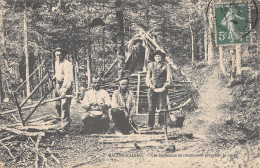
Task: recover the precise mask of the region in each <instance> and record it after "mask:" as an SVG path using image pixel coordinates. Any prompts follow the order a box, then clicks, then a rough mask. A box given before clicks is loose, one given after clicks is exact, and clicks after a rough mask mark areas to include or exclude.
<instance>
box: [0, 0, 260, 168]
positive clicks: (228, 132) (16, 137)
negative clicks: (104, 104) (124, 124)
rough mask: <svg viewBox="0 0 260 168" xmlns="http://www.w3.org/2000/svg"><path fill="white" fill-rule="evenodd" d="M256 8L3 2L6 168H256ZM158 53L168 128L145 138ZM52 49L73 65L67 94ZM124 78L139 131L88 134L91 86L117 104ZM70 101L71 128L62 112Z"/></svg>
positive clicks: (133, 0)
mask: <svg viewBox="0 0 260 168" xmlns="http://www.w3.org/2000/svg"><path fill="white" fill-rule="evenodd" d="M222 4H224V6H221V5H222ZM241 4H242V5H241ZM225 5H226V6H225ZM239 5H240V6H239ZM222 7H223V8H222ZM259 8H260V1H259V0H240V1H238V0H235V1H233V0H219V1H217V0H204V1H199V0H1V1H0V9H1V10H0V57H1V59H0V60H1V62H0V66H1V67H0V104H1V106H0V149H1V150H0V156H1V157H0V168H2V167H126V168H128V167H149V168H150V167H154V168H155V167H156V168H157V167H174V168H175V167H176V168H179V167H183V168H188V167H209V168H215V167H216V168H217V167H230V168H231V167H232V168H233V167H237V168H242V167H243V168H247V167H248V168H251V167H252V168H255V167H260V162H259V159H260V157H259V156H260V155H259V154H260V153H259V152H260V144H259V137H260V135H259V133H260V117H259V109H260V104H259V101H260V96H259V93H260V87H259V84H260V74H259V72H260V57H259V54H260V45H259V44H260V33H259V32H260V23H259V16H260V15H259ZM234 11H235V13H234ZM232 12H233V13H232ZM228 21H230V22H228ZM242 22H243V24H242V26H240V27H239V24H240V23H242ZM232 24H233V25H234V26H233V27H232ZM240 28H241V30H240ZM242 29H243V30H242ZM239 31H240V32H239ZM241 32H242V33H241ZM225 33H226V34H225ZM224 39H225V40H224ZM138 40H139V43H138ZM224 42H226V44H225V43H224ZM138 45H140V46H142V47H143V49H142V53H143V57H142V58H141V59H136V60H135V55H138V52H139V51H138V49H137V48H138V47H139V46H138ZM158 50H160V51H161V52H162V53H161V55H162V58H163V59H165V62H166V64H167V66H168V67H169V71H170V72H171V73H170V77H169V78H170V79H171V82H170V84H169V85H167V87H166V90H167V110H166V111H164V112H165V113H164V117H165V118H164V126H163V127H160V128H156V129H155V128H154V129H153V130H148V129H147V128H148V126H149V121H148V116H149V115H150V101H149V100H150V99H149V91H150V90H149V89H150V88H151V86H149V85H147V75H148V73H147V72H150V71H148V69H149V65H150V64H151V63H152V62H155V57H156V54H155V53H156V52H157V51H158ZM57 51H60V52H61V54H62V55H64V60H66V61H67V63H68V65H70V64H71V73H72V74H71V80H72V84H71V86H70V88H69V89H68V88H67V90H66V91H65V92H66V93H65V92H64V94H65V95H62V94H60V95H57V93H56V91H57V88H56V87H57V85H58V84H59V82H58V77H57V75H56V74H57V73H58V70H59V69H58V68H57V67H58V66H57V55H56V54H57ZM164 54H165V56H164ZM163 56H164V57H163ZM152 58H154V60H153V59H152ZM139 64H141V68H140V67H139V69H138V70H136V67H137V66H139ZM66 68H67V69H66ZM64 69H66V70H67V71H69V69H70V68H69V67H65V68H64ZM67 71H66V72H67ZM167 73H169V72H168V71H167ZM126 74H127V77H128V78H127V80H128V86H127V87H128V89H129V90H130V91H131V93H133V99H134V100H133V101H134V104H135V106H134V114H132V116H131V117H132V118H131V120H133V122H134V123H135V124H136V125H137V126H136V127H135V126H134V128H133V129H134V133H133V134H129V135H128V134H127V135H121V134H120V135H119V134H116V133H110V132H111V129H110V128H112V126H110V125H109V126H110V128H109V129H108V130H106V131H105V132H102V133H92V134H83V133H82V122H83V119H82V116H83V115H84V114H85V113H86V108H85V107H84V103H83V101H84V100H85V97H86V94H87V92H88V91H90V90H92V89H93V87H94V86H93V85H94V83H95V79H96V77H97V76H98V77H100V81H99V82H100V83H101V88H102V89H103V90H105V91H106V92H108V95H109V97H110V99H111V98H112V99H113V96H112V95H114V91H115V90H117V89H120V87H121V83H120V80H121V79H123V78H124V75H126ZM68 92H70V94H68ZM68 99H69V101H70V103H71V104H69V105H68V109H70V110H69V111H70V118H69V119H70V121H64V123H65V124H64V123H63V118H62V117H61V116H62V115H63V114H57V110H56V109H57V108H56V109H55V107H57V102H58V101H60V103H61V104H62V102H63V103H64V101H63V100H66V101H67V100H68ZM90 99H91V98H90ZM112 102H113V100H112ZM55 103H56V104H55ZM125 104H126V102H125ZM111 109H112V106H111V107H110V106H109V115H108V116H109V117H110V122H111V116H110V115H111V114H110V113H111ZM158 109H159V107H157V110H158ZM162 111H163V110H161V111H160V110H159V112H158V111H157V112H158V114H155V120H156V121H157V119H158V118H159V116H160V112H162ZM157 112H156V113H157ZM58 113H59V112H58ZM61 113H63V111H62V112H61ZM64 115H66V114H64ZM180 116H181V118H182V121H181V124H178V121H179V120H178V117H179V118H180ZM158 120H159V119H158ZM83 125H84V124H83ZM131 126H132V125H131ZM65 127H66V128H67V127H68V128H69V129H68V130H66V132H65V133H64V132H62V131H60V129H61V128H65ZM132 127H133V126H132Z"/></svg>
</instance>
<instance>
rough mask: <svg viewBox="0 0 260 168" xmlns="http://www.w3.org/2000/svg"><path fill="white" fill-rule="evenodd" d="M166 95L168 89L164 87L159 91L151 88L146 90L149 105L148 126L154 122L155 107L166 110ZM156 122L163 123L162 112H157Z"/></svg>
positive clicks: (151, 125)
mask: <svg viewBox="0 0 260 168" xmlns="http://www.w3.org/2000/svg"><path fill="white" fill-rule="evenodd" d="M167 95H168V89H165V90H164V91H163V92H161V93H156V92H154V91H153V90H152V89H150V88H149V90H148V105H149V117H148V126H150V127H153V126H154V123H155V110H156V107H157V108H158V109H159V110H167V109H168V105H167ZM158 123H159V124H160V125H163V124H164V113H163V112H160V113H159V119H158Z"/></svg>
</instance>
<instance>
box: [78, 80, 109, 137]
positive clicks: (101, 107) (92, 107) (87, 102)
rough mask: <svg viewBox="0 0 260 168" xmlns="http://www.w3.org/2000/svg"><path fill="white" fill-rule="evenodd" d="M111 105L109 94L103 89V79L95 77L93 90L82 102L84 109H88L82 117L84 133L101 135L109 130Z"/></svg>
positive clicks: (89, 91) (88, 92)
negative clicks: (100, 133)
mask: <svg viewBox="0 0 260 168" xmlns="http://www.w3.org/2000/svg"><path fill="white" fill-rule="evenodd" d="M110 103H111V100H110V97H109V94H108V92H107V91H105V90H103V89H101V78H100V77H99V76H95V77H93V79H92V89H90V90H88V91H87V92H86V93H85V96H84V99H83V100H82V104H83V108H85V109H86V113H84V114H83V115H82V116H81V120H82V123H83V127H82V130H81V132H82V133H99V132H104V131H107V130H108V128H109V116H108V110H109V106H110ZM98 112H99V113H98Z"/></svg>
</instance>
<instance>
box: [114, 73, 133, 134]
mask: <svg viewBox="0 0 260 168" xmlns="http://www.w3.org/2000/svg"><path fill="white" fill-rule="evenodd" d="M128 83H129V81H128V78H127V77H122V78H120V79H119V89H118V90H116V91H114V93H113V95H112V102H111V108H112V109H111V116H112V120H113V123H114V124H115V129H116V133H117V132H118V133H123V134H128V133H129V132H130V131H131V130H133V127H136V125H135V124H134V123H133V122H132V114H134V112H135V98H134V94H133V93H132V92H131V91H130V90H128Z"/></svg>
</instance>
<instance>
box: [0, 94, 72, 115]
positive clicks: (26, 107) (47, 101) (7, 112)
mask: <svg viewBox="0 0 260 168" xmlns="http://www.w3.org/2000/svg"><path fill="white" fill-rule="evenodd" d="M73 97H74V96H73V95H66V96H65V98H73ZM60 99H62V97H56V98H53V99H49V100H45V101H43V102H42V103H41V105H43V104H46V103H49V102H53V101H57V100H60ZM36 105H37V104H33V105H30V106H25V107H22V108H21V109H22V110H25V109H30V108H34V107H35V106H36ZM16 111H17V109H13V110H8V111H5V112H2V113H0V115H4V114H10V113H14V112H16Z"/></svg>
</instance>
